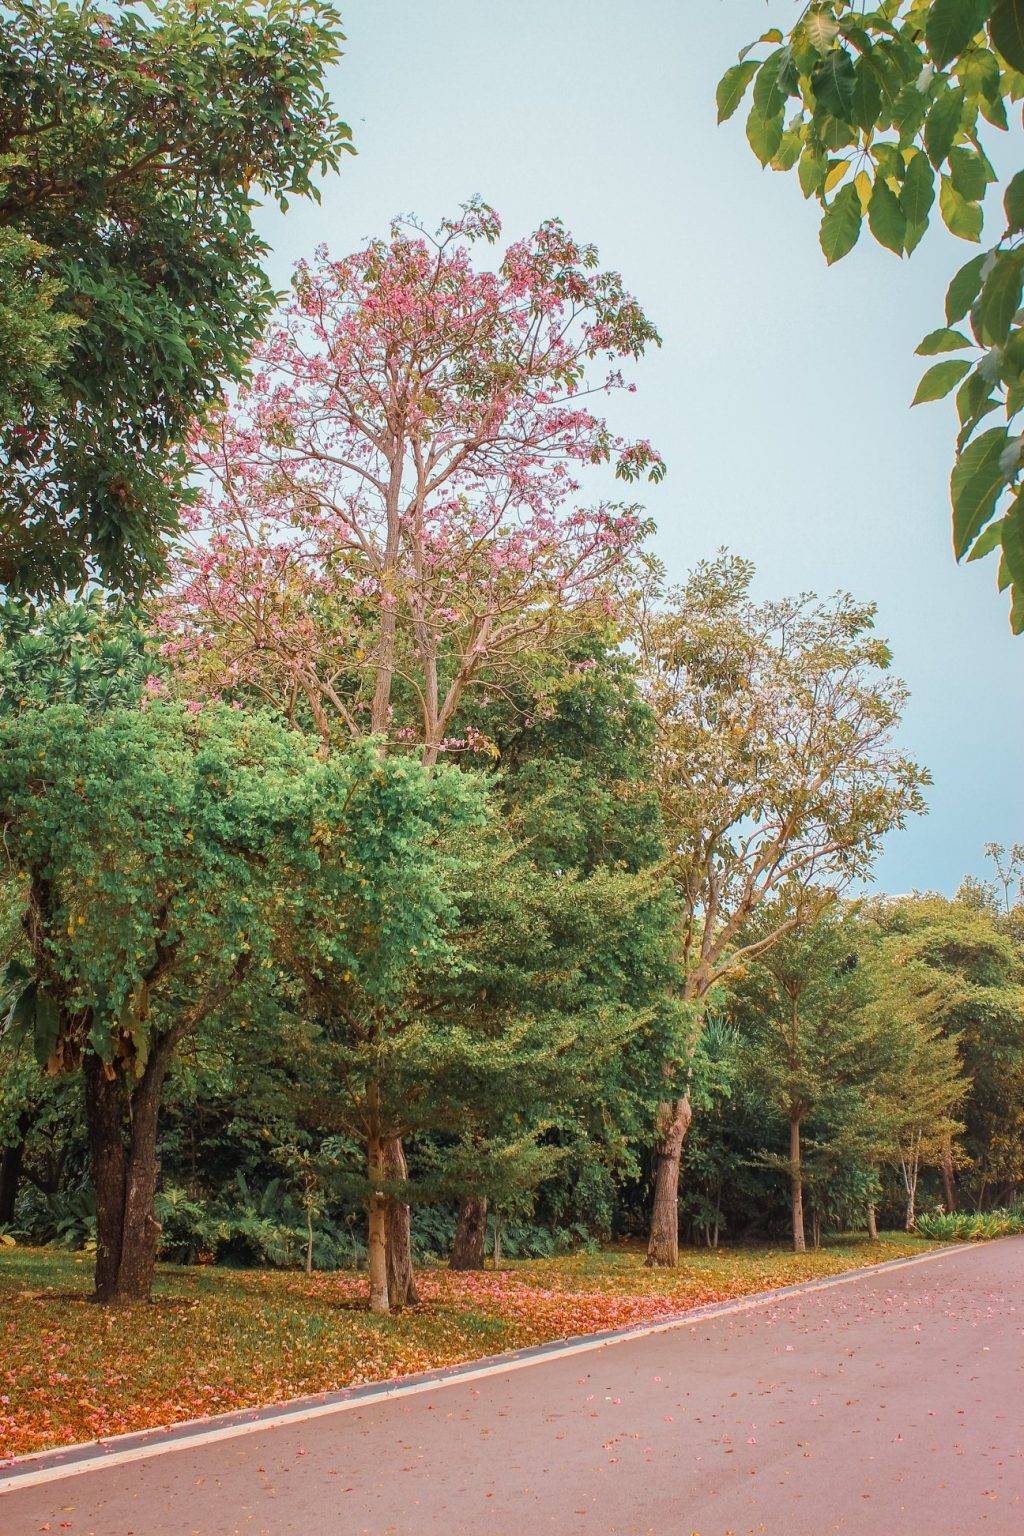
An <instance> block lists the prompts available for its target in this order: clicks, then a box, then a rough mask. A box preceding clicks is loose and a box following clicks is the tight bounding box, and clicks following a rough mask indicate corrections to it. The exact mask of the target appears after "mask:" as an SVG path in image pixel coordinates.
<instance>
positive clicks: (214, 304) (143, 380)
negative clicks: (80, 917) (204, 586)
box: [0, 0, 351, 595]
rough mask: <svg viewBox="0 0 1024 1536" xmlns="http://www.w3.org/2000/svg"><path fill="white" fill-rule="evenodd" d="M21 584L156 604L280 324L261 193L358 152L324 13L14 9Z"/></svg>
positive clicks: (10, 441) (334, 33)
mask: <svg viewBox="0 0 1024 1536" xmlns="http://www.w3.org/2000/svg"><path fill="white" fill-rule="evenodd" d="M0 25H2V34H3V41H2V43H0V81H2V86H0V585H3V586H5V587H7V588H8V589H9V590H12V591H18V592H24V593H28V594H37V595H38V594H43V593H54V592H59V591H63V590H66V589H68V588H74V587H78V586H80V585H82V583H83V582H84V581H85V580H86V579H87V578H89V577H93V576H95V577H99V578H100V579H101V580H102V581H103V582H104V583H106V584H107V585H110V586H115V587H121V588H124V589H125V590H132V591H134V590H138V589H139V588H141V587H144V586H145V585H147V584H148V583H150V582H151V581H152V580H153V578H154V577H155V576H156V575H158V574H159V572H160V571H161V570H162V569H163V558H164V553H163V546H164V539H165V536H167V535H168V534H170V533H171V532H172V531H173V530H174V529H175V528H176V526H177V520H178V509H179V506H180V503H181V500H182V495H183V476H184V474H185V463H184V458H183V453H182V447H183V444H184V441H185V439H186V437H187V435H188V433H189V432H190V431H191V429H192V427H193V424H194V422H195V420H196V419H197V417H201V416H202V415H203V414H204V412H205V411H206V409H207V407H208V406H210V405H211V404H212V402H214V401H215V400H217V399H219V397H220V395H221V391H222V386H223V382H224V380H225V379H237V378H239V377H240V376H241V373H242V371H243V369H244V367H245V363H246V360H247V358H248V356H249V353H250V351H251V349H252V346H253V344H254V342H255V340H256V338H257V337H258V335H259V333H260V331H261V328H262V326H263V323H264V321H265V319H266V317H267V315H268V314H269V311H270V309H271V306H272V303H273V294H272V291H271V288H270V285H269V283H268V281H267V278H266V276H265V274H264V272H263V270H262V266H261V262H262V258H263V255H264V252H265V246H264V243H263V241H262V240H261V239H260V238H259V236H258V235H257V233H256V230H255V228H254V225H253V211H254V209H255V207H256V206H257V199H256V193H257V192H263V193H266V194H267V195H269V196H271V197H274V198H275V199H276V200H277V201H278V202H279V203H280V204H281V206H287V199H288V197H289V196H290V195H293V194H298V195H314V196H315V195H316V192H315V188H314V186H313V183H312V179H311V178H312V176H313V174H314V172H315V171H316V169H317V167H319V168H320V169H321V170H327V169H330V168H332V167H336V166H337V164H338V161H339V158H340V156H341V153H342V152H343V151H344V150H347V149H350V148H351V145H350V142H349V138H350V135H349V130H348V128H347V127H346V126H345V124H344V123H342V122H340V121H339V119H338V118H337V116H336V115H335V113H334V111H333V109H332V108H331V106H330V103H329V101H328V99H327V96H326V92H325V84H324V82H325V72H326V70H327V68H328V66H329V65H330V64H332V63H333V62H334V61H335V59H336V58H337V57H338V53H339V45H340V41H341V33H340V31H339V27H338V17H337V13H336V12H335V10H334V9H333V7H332V6H331V5H329V4H325V3H322V0H303V3H298V0H285V3H281V4H276V3H275V4H270V5H268V4H265V3H262V0H214V3H212V4H204V5H202V6H196V5H193V4H190V3H188V0H151V3H149V4H147V5H144V6H138V5H118V4H111V5H108V6H104V5H102V4H98V3H96V0H74V3H70V4H68V3H64V0H4V3H3V4H0Z"/></svg>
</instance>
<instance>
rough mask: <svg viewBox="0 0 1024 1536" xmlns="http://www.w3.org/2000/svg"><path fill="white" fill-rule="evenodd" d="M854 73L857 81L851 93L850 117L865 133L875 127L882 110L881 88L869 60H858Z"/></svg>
mask: <svg viewBox="0 0 1024 1536" xmlns="http://www.w3.org/2000/svg"><path fill="white" fill-rule="evenodd" d="M855 73H856V76H857V81H856V85H855V86H854V91H853V102H852V105H851V109H850V112H851V117H852V118H853V121H854V122H855V123H856V124H857V126H858V127H859V128H863V129H864V130H865V131H866V132H867V131H870V130H871V129H872V128H873V127H874V126H875V124H876V123H877V121H878V114H879V113H880V112H881V110H882V87H881V86H880V85H879V83H878V76H877V75H876V74H875V69H874V65H873V64H872V62H871V59H870V58H863V59H860V60H858V62H857V64H856V66H855Z"/></svg>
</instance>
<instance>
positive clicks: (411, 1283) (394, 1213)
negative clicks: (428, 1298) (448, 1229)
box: [384, 1136, 420, 1312]
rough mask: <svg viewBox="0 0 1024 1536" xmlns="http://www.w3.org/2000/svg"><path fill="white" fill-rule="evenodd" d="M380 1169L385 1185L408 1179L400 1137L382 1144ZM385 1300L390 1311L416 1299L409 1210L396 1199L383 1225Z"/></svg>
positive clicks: (417, 1298) (406, 1164) (389, 1206)
mask: <svg viewBox="0 0 1024 1536" xmlns="http://www.w3.org/2000/svg"><path fill="white" fill-rule="evenodd" d="M384 1169H385V1173H386V1175H387V1179H388V1182H389V1183H391V1184H398V1183H402V1182H404V1180H406V1179H407V1178H408V1177H409V1165H408V1163H407V1162H406V1160H405V1152H404V1150H403V1148H402V1138H401V1137H400V1136H391V1137H389V1138H388V1140H387V1141H386V1142H385V1143H384ZM386 1240H387V1263H388V1300H389V1302H390V1304H391V1310H392V1311H393V1312H400V1311H401V1310H402V1308H403V1307H414V1306H415V1305H416V1303H417V1302H418V1301H419V1299H420V1293H419V1291H418V1290H417V1289H416V1272H415V1270H414V1269H413V1263H412V1211H411V1209H410V1207H409V1203H408V1201H406V1200H403V1199H401V1197H399V1196H395V1195H391V1196H390V1197H389V1199H388V1209H387V1223H386Z"/></svg>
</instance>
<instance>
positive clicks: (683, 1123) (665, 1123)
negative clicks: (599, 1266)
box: [644, 1093, 693, 1269]
mask: <svg viewBox="0 0 1024 1536" xmlns="http://www.w3.org/2000/svg"><path fill="white" fill-rule="evenodd" d="M692 1119H693V1110H692V1108H691V1106H690V1095H689V1093H684V1094H683V1096H682V1098H680V1099H677V1100H676V1102H675V1104H674V1105H672V1104H668V1103H665V1104H660V1105H659V1106H658V1127H657V1129H658V1140H657V1142H656V1144H655V1156H656V1158H657V1165H656V1169H655V1174H654V1201H653V1204H652V1207H651V1235H650V1238H649V1239H648V1243H647V1257H646V1259H645V1260H644V1263H645V1264H646V1265H647V1267H648V1268H649V1269H653V1268H655V1267H656V1266H657V1267H661V1266H664V1267H672V1266H674V1265H676V1264H678V1262H679V1165H680V1163H681V1161H682V1156H683V1142H684V1141H685V1140H686V1133H687V1131H688V1130H689V1129H690V1121H691V1120H692Z"/></svg>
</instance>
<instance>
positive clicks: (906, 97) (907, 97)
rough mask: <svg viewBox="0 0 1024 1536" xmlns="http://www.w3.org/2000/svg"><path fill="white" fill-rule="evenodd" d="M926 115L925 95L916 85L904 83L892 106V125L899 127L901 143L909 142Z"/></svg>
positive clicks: (926, 101)
mask: <svg viewBox="0 0 1024 1536" xmlns="http://www.w3.org/2000/svg"><path fill="white" fill-rule="evenodd" d="M927 115H928V98H927V96H926V95H925V94H924V92H923V91H919V90H918V89H917V86H916V85H905V86H904V87H903V89H902V90H901V91H900V93H899V95H898V96H897V97H896V100H895V101H894V102H893V107H892V120H893V126H894V127H896V128H898V129H899V135H900V142H901V143H902V144H904V145H908V144H909V143H910V141H911V139H913V138H914V136H915V135H916V133H917V131H918V129H919V128H920V127H921V124H922V123H923V122H924V120H925V118H926V117H927Z"/></svg>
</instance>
